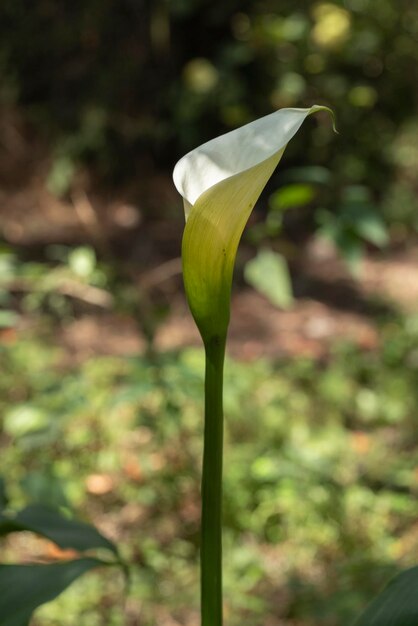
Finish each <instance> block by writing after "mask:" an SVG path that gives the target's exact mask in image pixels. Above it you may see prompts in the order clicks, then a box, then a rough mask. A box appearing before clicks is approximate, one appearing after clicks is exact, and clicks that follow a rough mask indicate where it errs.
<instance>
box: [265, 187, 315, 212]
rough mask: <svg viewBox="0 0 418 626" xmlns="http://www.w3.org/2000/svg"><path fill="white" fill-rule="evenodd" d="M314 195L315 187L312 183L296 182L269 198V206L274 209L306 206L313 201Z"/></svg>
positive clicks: (281, 209)
mask: <svg viewBox="0 0 418 626" xmlns="http://www.w3.org/2000/svg"><path fill="white" fill-rule="evenodd" d="M314 197H315V189H314V188H313V187H312V185H307V184H306V183H295V184H293V185H286V186H285V187H281V188H280V189H278V190H277V191H275V192H274V193H273V194H272V195H271V196H270V198H269V206H270V208H271V209H273V210H274V211H284V210H285V209H293V208H295V207H302V206H305V205H307V204H309V203H310V202H312V200H313V199H314Z"/></svg>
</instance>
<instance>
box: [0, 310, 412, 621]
mask: <svg viewBox="0 0 418 626" xmlns="http://www.w3.org/2000/svg"><path fill="white" fill-rule="evenodd" d="M380 330H381V338H382V342H381V348H380V349H379V351H377V352H369V353H368V352H360V351H359V350H358V349H355V348H353V347H350V346H348V345H340V346H339V347H336V348H335V352H334V355H333V358H332V360H331V361H330V362H329V363H323V364H322V365H321V364H320V363H314V362H312V361H310V360H307V359H299V360H298V361H294V362H288V361H287V362H281V361H278V362H276V363H269V362H267V361H263V360H259V361H257V362H255V363H253V364H240V363H237V362H233V361H231V360H229V361H228V363H227V368H226V385H225V411H226V416H227V425H226V438H227V445H226V453H225V467H226V470H227V471H226V472H225V486H224V489H225V500H224V503H225V505H224V506H225V508H224V515H225V544H226V545H225V552H226V555H227V558H226V559H225V586H226V592H225V597H226V600H227V607H226V612H227V616H228V623H230V624H231V625H234V624H248V626H250V624H251V625H252V624H254V623H264V622H265V620H267V619H273V618H275V619H279V617H281V618H283V619H287V620H288V621H289V623H291V621H292V620H297V621H298V623H301V624H303V626H305V624H306V625H311V624H324V625H327V626H334V625H335V626H337V624H338V625H339V624H341V623H350V620H351V619H353V618H354V617H355V616H356V615H358V613H359V611H360V609H361V608H362V607H363V606H364V605H365V603H366V602H367V601H368V600H369V599H371V597H372V596H373V595H374V593H375V592H377V591H378V590H379V589H380V587H381V586H382V584H383V583H384V582H385V581H386V580H387V579H388V578H389V577H390V575H391V574H392V573H394V572H395V571H396V570H397V568H398V567H399V566H400V565H402V566H408V565H411V564H412V563H413V562H414V554H415V552H416V547H417V543H418V536H417V533H416V517H417V514H418V510H417V503H416V498H415V497H414V494H415V493H416V490H417V472H416V465H417V456H416V453H415V452H414V450H415V449H416V447H417V443H418V442H417V432H416V423H415V422H416V416H415V409H416V405H417V402H418V397H417V388H416V368H417V366H418V365H417V363H418V361H417V353H418V323H417V318H416V317H410V318H407V319H397V318H393V317H392V318H390V319H389V318H387V319H386V320H385V319H383V320H382V321H381V328H380ZM35 364H36V365H35ZM0 367H1V370H2V372H3V374H2V377H1V379H0V402H1V406H0V413H1V415H2V416H3V417H2V433H3V434H2V439H1V456H2V471H3V473H4V475H5V476H7V477H10V478H9V479H8V483H9V485H8V487H9V496H10V501H11V502H10V505H9V506H11V507H12V508H13V509H16V508H20V507H22V506H24V505H25V504H27V503H28V502H36V501H40V502H42V503H43V504H50V505H51V504H52V505H55V506H57V505H58V506H65V507H66V508H67V509H68V508H70V509H72V510H76V511H77V515H78V517H86V518H88V519H90V520H92V521H96V522H97V523H99V524H101V525H102V527H103V529H107V533H108V534H110V536H111V537H112V538H114V539H116V540H117V542H118V545H119V546H120V548H121V551H122V555H123V556H124V558H126V559H127V560H129V561H132V562H133V566H134V567H133V569H134V571H133V582H132V589H131V595H130V598H128V600H127V605H126V607H130V608H126V607H125V609H124V608H123V607H122V605H121V594H122V590H121V586H120V584H121V583H118V584H117V585H116V586H115V576H114V575H113V574H112V573H106V572H100V574H98V575H96V574H94V573H93V574H91V575H89V578H86V579H85V580H84V581H83V582H82V583H80V585H79V584H78V583H75V584H74V586H73V587H72V588H71V589H69V590H68V591H66V593H65V594H63V596H62V597H60V598H59V599H58V600H57V601H55V602H54V603H53V604H50V605H48V606H45V607H42V608H41V609H40V610H39V612H38V618H37V620H36V621H35V623H36V624H39V625H41V624H42V626H49V625H51V626H52V624H56V623H57V621H59V623H60V624H63V626H65V625H66V624H68V625H70V624H73V623H75V622H77V623H78V624H80V626H83V625H84V624H86V625H87V624H89V625H90V624H92V623H93V624H96V625H97V626H100V625H102V624H109V623H110V624H114V625H115V626H116V625H119V624H120V625H122V624H124V623H125V621H124V620H125V619H126V615H127V614H131V613H132V612H133V615H135V616H136V618H137V619H138V616H140V619H141V623H143V624H145V625H149V626H151V624H154V623H156V622H158V620H159V619H162V617H161V615H162V614H163V613H164V611H166V612H167V614H169V615H172V616H173V617H174V618H175V619H177V620H178V621H180V622H181V623H182V620H183V621H184V622H186V621H187V619H189V618H190V616H193V614H194V613H193V611H196V615H197V609H198V579H197V559H198V527H199V509H198V484H199V473H200V460H201V447H202V439H201V434H202V432H201V431H202V426H203V425H202V422H201V397H202V395H201V394H202V375H203V356H202V353H201V351H200V350H195V349H187V350H183V351H182V352H179V353H172V354H170V353H167V354H161V355H159V356H158V358H157V360H156V361H154V362H153V363H151V362H150V361H149V359H147V358H145V357H135V358H131V359H126V358H119V357H97V358H92V359H90V360H88V361H85V362H84V363H82V364H80V365H68V363H67V365H65V361H63V355H62V353H60V351H59V350H57V349H52V348H50V347H49V346H48V340H47V338H46V337H45V338H44V340H43V342H42V343H40V341H39V339H38V338H36V337H35V336H31V334H30V333H29V334H26V335H24V336H22V337H21V339H20V340H18V341H16V342H14V343H10V344H9V345H7V344H5V345H3V346H2V347H1V351H0ZM16 416H17V419H16ZM11 441H13V446H11V445H10V443H11ZM75 459H76V462H75V461H74V460H75ZM58 487H59V488H58ZM16 549H18V547H17V548H16V547H14V544H13V543H12V542H11V543H6V544H5V545H4V546H3V549H2V553H3V560H4V559H5V560H7V561H11V560H15V550H16ZM81 590H82V593H81ZM126 611H128V613H126ZM129 611H131V613H129ZM161 611H162V612H163V613H161Z"/></svg>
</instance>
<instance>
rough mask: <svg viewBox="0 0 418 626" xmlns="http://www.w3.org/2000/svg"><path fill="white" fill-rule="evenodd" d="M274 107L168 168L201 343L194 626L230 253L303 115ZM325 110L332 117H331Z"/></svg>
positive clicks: (217, 611)
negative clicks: (178, 199) (179, 204)
mask: <svg viewBox="0 0 418 626" xmlns="http://www.w3.org/2000/svg"><path fill="white" fill-rule="evenodd" d="M323 109H324V110H327V111H330V109H327V107H321V106H313V107H311V108H310V109H281V110H279V111H276V112H275V113H272V114H271V115H267V116H266V117H263V118H261V119H258V120H256V121H254V122H251V124H247V125H246V126H242V127H241V128H238V129H237V130H233V131H231V132H230V133H226V134H225V135H222V136H221V137H217V138H216V139H213V140H212V141H208V142H207V143H205V144H203V145H202V146H200V147H199V148H196V149H195V150H192V151H191V152H189V153H188V154H186V156H184V157H183V158H182V159H180V161H179V162H178V163H177V165H176V167H175V168H174V174H173V177H174V184H175V185H176V187H177V190H178V191H179V192H180V194H181V195H182V196H183V200H184V210H185V215H186V227H185V229H184V235H183V246H182V259H183V278H184V284H185V288H186V294H187V299H188V302H189V306H190V309H191V312H192V314H193V317H194V319H195V321H196V324H197V326H198V328H199V330H200V334H201V335H202V339H203V342H204V345H205V356H206V360H205V363H206V366H205V431H204V452H203V470H202V530H201V548H200V552H201V598H202V602H201V615H202V622H201V624H202V626H222V448H223V401H222V389H223V364H224V356H225V342H226V334H227V329H228V323H229V309H230V295H231V284H232V274H233V270H234V263H235V256H236V253H237V248H238V244H239V240H240V239H241V235H242V231H243V230H244V227H245V224H246V223H247V220H248V218H249V216H250V214H251V211H252V209H253V207H254V205H255V203H256V202H257V200H258V198H259V196H260V194H261V192H262V191H263V189H264V187H265V185H266V183H267V181H268V180H269V178H270V176H271V175H272V174H273V172H274V170H275V168H276V166H277V164H278V163H279V161H280V159H281V157H282V155H283V152H284V150H285V148H286V146H287V144H288V142H289V141H290V140H291V139H292V137H293V136H294V135H295V134H296V133H297V131H298V130H299V128H300V127H301V125H302V123H303V121H304V119H305V118H306V117H307V116H308V115H310V114H311V113H315V112H316V111H320V110H323ZM331 113H332V112H331Z"/></svg>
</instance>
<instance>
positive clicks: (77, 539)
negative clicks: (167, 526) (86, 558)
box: [0, 505, 118, 623]
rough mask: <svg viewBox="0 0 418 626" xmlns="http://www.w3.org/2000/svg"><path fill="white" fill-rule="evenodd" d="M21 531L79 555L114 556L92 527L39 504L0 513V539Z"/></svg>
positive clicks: (110, 548)
mask: <svg viewBox="0 0 418 626" xmlns="http://www.w3.org/2000/svg"><path fill="white" fill-rule="evenodd" d="M22 530H29V531H32V532H34V533H37V534H38V535H41V536H42V537H46V538H47V539H50V540H51V541H53V542H54V543H56V544H57V546H59V547H60V548H63V549H67V548H72V549H73V550H78V551H80V552H82V551H84V550H91V549H98V548H105V549H107V550H111V551H112V552H113V553H114V554H115V555H116V556H118V550H117V547H116V546H115V545H114V544H113V543H112V542H111V541H109V539H106V537H104V536H103V535H102V534H100V533H99V531H98V530H97V529H96V528H94V526H91V525H90V524H86V523H84V522H79V521H77V520H74V519H68V518H67V517H64V516H63V515H61V514H60V513H58V512H57V511H54V510H53V509H49V508H47V507H44V506H41V505H32V506H29V507H27V508H26V509H23V511H20V512H19V513H17V514H16V515H14V516H12V515H5V514H0V536H1V535H6V534H8V533H11V532H16V531H22ZM0 623H1V622H0Z"/></svg>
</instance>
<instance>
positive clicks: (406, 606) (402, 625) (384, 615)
mask: <svg viewBox="0 0 418 626" xmlns="http://www.w3.org/2000/svg"><path fill="white" fill-rule="evenodd" d="M417 624H418V567H412V568H411V569H408V570H406V571H404V572H402V573H401V574H398V576H395V578H393V579H392V580H391V581H390V582H389V584H388V585H387V587H385V589H384V590H383V591H382V592H381V593H380V594H379V595H378V596H377V597H376V598H375V599H374V600H373V601H372V602H371V604H369V606H368V607H367V609H366V610H365V612H364V613H363V614H362V615H361V616H360V618H359V619H358V620H357V621H356V622H355V624H354V626H417Z"/></svg>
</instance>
